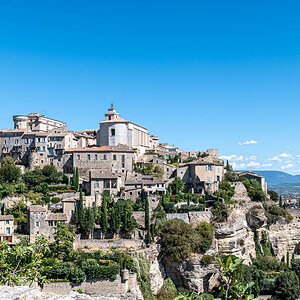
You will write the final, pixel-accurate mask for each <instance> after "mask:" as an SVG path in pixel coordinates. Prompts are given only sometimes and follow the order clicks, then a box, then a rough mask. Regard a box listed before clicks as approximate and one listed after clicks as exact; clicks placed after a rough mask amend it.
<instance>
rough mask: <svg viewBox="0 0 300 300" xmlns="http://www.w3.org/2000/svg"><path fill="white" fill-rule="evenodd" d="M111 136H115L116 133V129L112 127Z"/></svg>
mask: <svg viewBox="0 0 300 300" xmlns="http://www.w3.org/2000/svg"><path fill="white" fill-rule="evenodd" d="M110 133H111V136H115V135H116V130H115V129H114V128H112V129H111V130H110Z"/></svg>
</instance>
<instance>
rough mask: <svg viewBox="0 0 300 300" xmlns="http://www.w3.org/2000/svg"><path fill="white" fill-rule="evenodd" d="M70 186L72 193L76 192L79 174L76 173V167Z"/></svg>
mask: <svg viewBox="0 0 300 300" xmlns="http://www.w3.org/2000/svg"><path fill="white" fill-rule="evenodd" d="M72 186H73V189H74V191H78V188H79V173H78V168H77V167H76V168H75V169H74V170H73V179H72Z"/></svg>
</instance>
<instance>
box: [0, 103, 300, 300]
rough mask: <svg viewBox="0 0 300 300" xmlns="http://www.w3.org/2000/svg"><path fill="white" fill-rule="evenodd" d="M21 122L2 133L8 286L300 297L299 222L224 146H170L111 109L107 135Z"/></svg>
mask: <svg viewBox="0 0 300 300" xmlns="http://www.w3.org/2000/svg"><path fill="white" fill-rule="evenodd" d="M13 122H14V128H13V129H1V130H0V158H1V168H0V199H1V215H0V242H1V244H0V245H1V246H0V248H1V251H2V254H3V255H2V258H0V267H1V270H5V272H4V271H2V277H1V279H0V284H1V285H7V286H16V285H24V284H26V285H29V286H35V287H37V288H38V287H39V288H41V289H42V291H43V292H45V293H51V292H53V293H57V294H66V293H68V292H71V291H77V292H79V293H82V292H83V293H85V294H89V295H92V296H102V297H106V298H105V299H111V298H112V297H115V299H146V300H148V299H160V300H163V299H214V298H217V297H221V298H222V299H253V298H254V297H258V296H260V295H270V296H272V295H276V296H277V297H279V298H280V297H281V298H283V299H295V297H296V296H298V295H299V293H300V292H299V291H300V284H299V278H298V276H299V275H300V260H298V259H297V258H298V255H299V254H300V243H299V238H300V236H299V232H300V231H299V229H300V223H299V221H298V218H299V215H300V214H299V215H298V210H289V209H288V203H285V202H284V201H283V200H282V198H281V197H279V196H278V194H277V193H275V192H274V191H271V190H268V187H267V182H266V180H265V178H264V177H262V176H260V175H258V174H255V173H253V172H250V171H246V172H235V171H234V170H233V169H232V167H231V166H230V164H229V163H228V162H224V161H222V159H220V158H218V150H217V149H207V150H206V151H196V152H186V151H183V150H181V149H179V148H178V147H176V146H171V145H169V144H168V143H161V142H160V141H159V137H158V136H155V135H151V134H149V133H148V129H147V128H145V127H143V126H141V125H138V124H136V123H133V122H131V121H128V120H126V119H123V118H121V117H120V116H119V114H118V113H117V111H116V109H115V108H114V107H113V105H112V106H111V107H110V108H109V109H108V111H107V112H106V113H105V115H104V120H103V121H101V122H100V123H99V125H100V126H99V129H84V130H83V131H81V132H77V131H70V130H68V128H67V126H66V124H65V123H64V122H62V121H58V120H55V119H51V118H48V117H46V116H45V115H40V114H38V113H30V114H29V115H26V116H21V115H17V116H14V117H13ZM24 257H26V259H25V258H24ZM286 282H289V285H291V286H292V287H291V286H289V288H288V289H287V288H285V284H286ZM184 297H185V298H184ZM247 297H248V298H247ZM103 299H104V298H103Z"/></svg>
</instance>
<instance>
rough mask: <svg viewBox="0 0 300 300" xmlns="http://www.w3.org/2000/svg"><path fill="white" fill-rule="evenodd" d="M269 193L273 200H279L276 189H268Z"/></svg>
mask: <svg viewBox="0 0 300 300" xmlns="http://www.w3.org/2000/svg"><path fill="white" fill-rule="evenodd" d="M268 195H269V196H270V198H271V200H272V201H276V202H277V201H278V199H279V196H278V194H277V193H276V192H275V191H273V190H268Z"/></svg>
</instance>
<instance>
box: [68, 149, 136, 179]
mask: <svg viewBox="0 0 300 300" xmlns="http://www.w3.org/2000/svg"><path fill="white" fill-rule="evenodd" d="M65 154H66V155H65V156H64V166H65V172H66V173H72V172H73V170H74V169H75V168H78V170H79V174H80V176H83V177H86V179H87V178H88V175H89V171H90V170H91V169H105V170H109V171H112V172H119V173H123V174H126V173H132V172H133V168H134V160H135V157H136V153H135V151H134V150H133V149H132V148H131V147H128V146H124V145H118V146H102V147H87V148H71V149H68V150H66V151H65Z"/></svg>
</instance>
